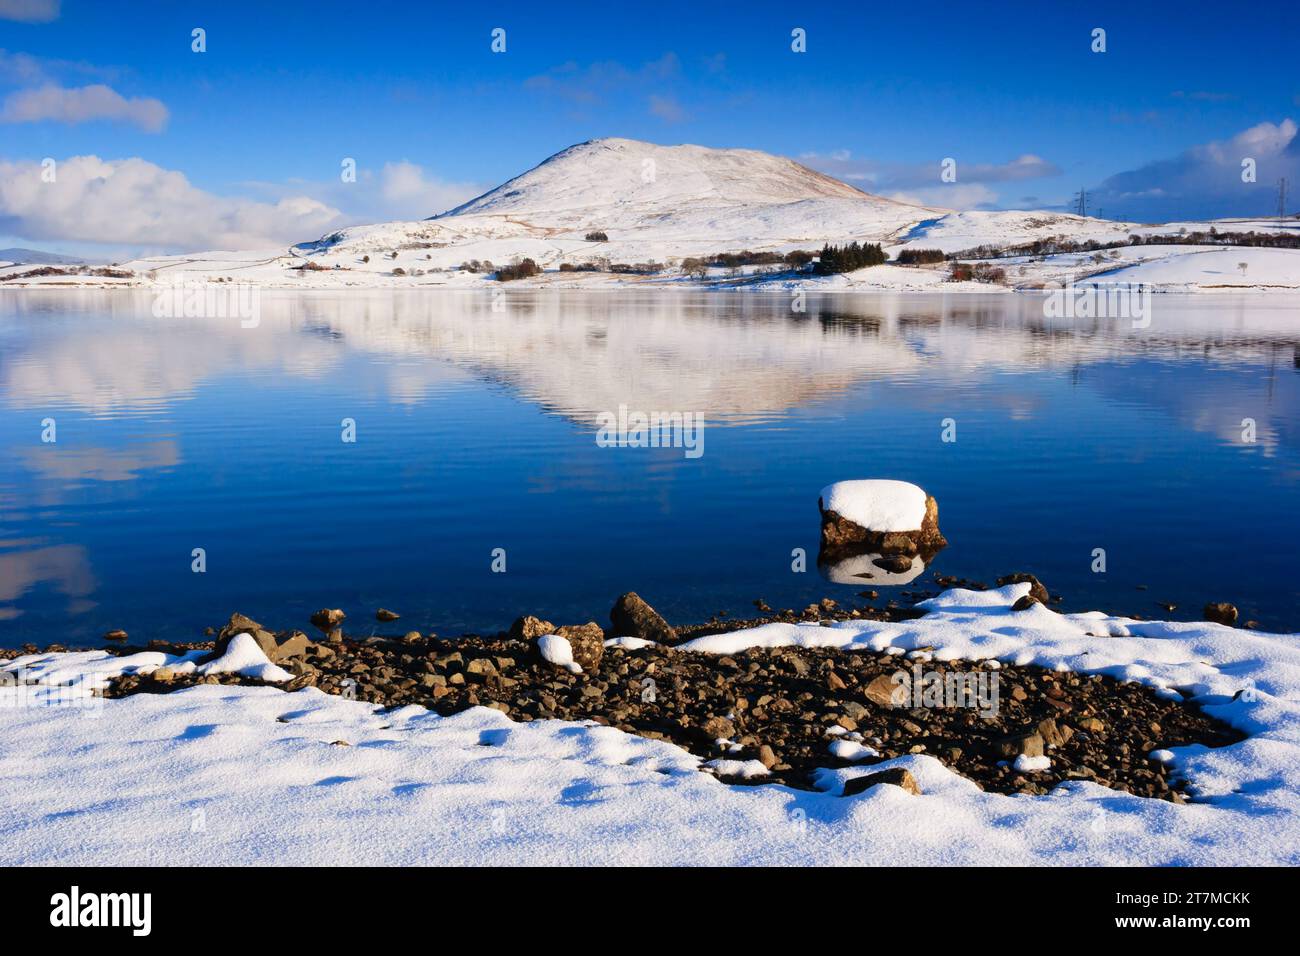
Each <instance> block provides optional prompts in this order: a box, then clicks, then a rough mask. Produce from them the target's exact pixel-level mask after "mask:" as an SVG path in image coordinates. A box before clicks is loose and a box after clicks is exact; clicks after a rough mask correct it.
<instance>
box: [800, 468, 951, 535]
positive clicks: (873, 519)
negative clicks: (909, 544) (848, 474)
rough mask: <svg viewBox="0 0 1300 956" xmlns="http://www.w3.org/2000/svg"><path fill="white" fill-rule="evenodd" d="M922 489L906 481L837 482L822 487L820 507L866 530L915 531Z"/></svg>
mask: <svg viewBox="0 0 1300 956" xmlns="http://www.w3.org/2000/svg"><path fill="white" fill-rule="evenodd" d="M925 497H926V496H925V492H924V491H923V490H922V489H921V488H920V487H918V486H917V485H914V484H912V483H910V482H907V481H895V480H893V479H889V478H869V479H864V480H859V481H837V482H835V484H833V485H827V486H826V487H825V488H823V489H822V495H821V498H822V508H823V509H824V510H826V511H834V512H836V513H838V514H839V515H840V516H841V517H843V518H848V519H849V520H850V521H852V522H853V523H854V524H856V525H858V526H859V527H862V528H866V529H867V530H868V531H919V530H920V529H921V522H923V521H924V520H925Z"/></svg>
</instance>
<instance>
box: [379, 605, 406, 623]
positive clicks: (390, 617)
mask: <svg viewBox="0 0 1300 956" xmlns="http://www.w3.org/2000/svg"><path fill="white" fill-rule="evenodd" d="M401 616H402V615H400V614H398V613H397V612H396V611H390V610H388V608H386V607H381V608H380V609H379V610H378V611H376V612H375V620H376V621H396V620H397V619H398V618H399V617H401Z"/></svg>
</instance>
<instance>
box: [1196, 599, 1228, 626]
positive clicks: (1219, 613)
mask: <svg viewBox="0 0 1300 956" xmlns="http://www.w3.org/2000/svg"><path fill="white" fill-rule="evenodd" d="M1201 617H1203V618H1205V620H1207V621H1213V622H1214V623H1215V624H1224V625H1226V626H1228V627H1232V626H1233V625H1234V624H1236V623H1237V608H1236V607H1235V606H1234V605H1231V604H1229V603H1228V602H1227V601H1220V602H1219V603H1217V604H1207V605H1205V609H1204V610H1203V611H1201Z"/></svg>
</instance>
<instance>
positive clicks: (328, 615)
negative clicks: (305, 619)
mask: <svg viewBox="0 0 1300 956" xmlns="http://www.w3.org/2000/svg"><path fill="white" fill-rule="evenodd" d="M346 617H347V615H346V614H344V613H343V612H342V611H340V610H339V609H338V608H334V609H332V610H331V609H330V608H321V609H320V610H319V611H317V612H316V613H315V614H313V615H312V616H311V622H312V624H314V625H316V627H317V628H319V629H320V630H322V631H324V632H326V633H327V634H328V633H329V632H330V631H333V630H334V629H336V628H337V627H338V626H339V625H340V624H342V623H343V619H344V618H346Z"/></svg>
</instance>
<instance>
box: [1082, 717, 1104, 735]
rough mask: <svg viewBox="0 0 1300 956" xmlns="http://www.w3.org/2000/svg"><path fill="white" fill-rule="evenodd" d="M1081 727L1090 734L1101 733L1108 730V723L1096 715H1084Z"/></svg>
mask: <svg viewBox="0 0 1300 956" xmlns="http://www.w3.org/2000/svg"><path fill="white" fill-rule="evenodd" d="M1079 729H1080V730H1086V731H1087V732H1088V733H1090V734H1101V733H1105V732H1106V725H1105V724H1104V723H1102V722H1101V721H1100V720H1098V719H1097V718H1096V717H1084V718H1083V719H1082V720H1080V721H1079Z"/></svg>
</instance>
